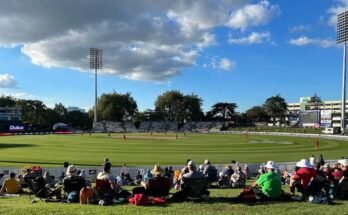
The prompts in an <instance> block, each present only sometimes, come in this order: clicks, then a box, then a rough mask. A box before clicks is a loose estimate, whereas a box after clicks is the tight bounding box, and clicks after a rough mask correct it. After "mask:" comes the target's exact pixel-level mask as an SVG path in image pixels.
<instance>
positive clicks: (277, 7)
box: [0, 0, 348, 111]
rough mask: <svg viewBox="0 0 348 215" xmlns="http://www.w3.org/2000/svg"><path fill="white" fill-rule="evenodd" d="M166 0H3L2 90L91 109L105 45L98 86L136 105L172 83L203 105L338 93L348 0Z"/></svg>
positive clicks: (150, 103)
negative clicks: (341, 18) (341, 16)
mask: <svg viewBox="0 0 348 215" xmlns="http://www.w3.org/2000/svg"><path fill="white" fill-rule="evenodd" d="M154 2H155V1H154ZM160 2H161V3H160V4H156V2H155V3H152V4H150V3H149V1H127V2H126V3H124V2H123V3H122V2H121V1H106V2H105V4H104V5H100V4H98V2H97V1H79V0H76V1H73V3H71V2H69V8H68V9H67V7H66V6H67V5H68V1H65V0H63V1H43V0H42V1H35V0H28V1H24V0H23V1H18V2H17V3H14V2H13V1H2V2H1V3H0V28H1V29H2V33H1V34H0V59H1V60H0V92H1V93H2V94H5V95H12V96H14V97H17V98H26V99H39V100H42V101H44V103H45V104H46V105H48V106H50V107H52V106H53V105H54V104H55V103H59V102H61V103H63V104H64V105H65V106H78V107H81V108H85V109H88V108H91V107H92V105H93V103H94V98H93V96H94V76H93V73H92V71H91V70H90V69H89V68H88V67H89V62H88V53H89V47H99V48H103V50H104V69H103V70H102V71H101V73H102V74H100V75H99V80H98V84H99V87H98V91H99V93H98V94H99V95H101V94H102V93H109V92H112V91H113V90H114V91H116V92H120V93H125V92H131V93H132V95H133V97H134V99H135V100H136V101H137V104H138V107H139V110H140V111H143V110H145V109H148V108H150V109H153V108H154V101H155V99H156V97H157V96H158V95H160V94H162V93H163V92H165V91H167V90H173V89H175V90H180V91H181V92H183V93H185V94H191V93H195V94H197V95H198V96H200V97H201V98H202V99H203V109H204V111H208V110H209V109H210V107H211V106H212V105H213V104H214V103H216V102H235V103H237V105H238V106H239V108H238V111H245V110H246V109H248V108H250V107H252V106H254V105H260V104H262V103H263V102H264V101H265V100H266V98H268V97H270V96H273V95H276V94H280V95H281V96H283V97H284V98H285V99H286V101H287V102H289V103H291V102H298V101H299V97H301V96H311V95H314V93H316V94H317V95H318V96H320V97H321V98H322V99H323V100H338V99H340V96H341V76H342V75H341V73H342V47H341V46H337V45H336V43H335V40H336V29H335V20H336V14H337V13H339V12H342V11H345V10H346V9H348V0H333V1H329V0H306V1H303V0H292V1H271V0H269V1H245V0H215V1H208V0H204V1H184V0H183V1H180V0H178V1H175V4H174V3H173V2H171V1H169V0H168V1H160ZM29 5H30V6H29ZM91 14H93V16H91Z"/></svg>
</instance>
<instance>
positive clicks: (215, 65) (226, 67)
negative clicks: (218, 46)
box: [203, 57, 236, 71]
mask: <svg viewBox="0 0 348 215" xmlns="http://www.w3.org/2000/svg"><path fill="white" fill-rule="evenodd" d="M210 61H211V62H210V63H205V64H203V68H212V69H215V70H223V71H231V70H233V69H234V68H236V62H235V61H234V60H231V59H228V58H225V57H223V58H220V57H213V58H212V59H210Z"/></svg>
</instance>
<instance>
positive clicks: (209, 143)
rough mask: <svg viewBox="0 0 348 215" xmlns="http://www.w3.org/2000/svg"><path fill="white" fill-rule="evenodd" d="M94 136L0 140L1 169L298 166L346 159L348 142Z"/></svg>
mask: <svg viewBox="0 0 348 215" xmlns="http://www.w3.org/2000/svg"><path fill="white" fill-rule="evenodd" d="M126 137H127V139H126V140H124V139H123V134H111V137H108V135H107V134H92V136H89V135H86V134H85V135H84V136H81V135H31V136H6V137H0V166H16V167H21V166H24V165H30V164H38V165H41V166H61V165H62V163H63V162H64V161H69V162H70V163H74V164H76V165H79V166H86V165H89V166H95V165H96V166H99V165H100V164H101V162H102V161H103V159H104V158H105V157H108V158H110V160H111V161H112V163H113V164H114V165H121V164H122V163H127V164H128V165H130V166H132V165H153V164H154V163H160V164H162V165H167V164H183V163H184V162H185V161H186V159H188V158H190V159H193V160H195V161H196V162H197V163H201V162H203V161H204V160H205V159H209V160H211V161H212V162H213V163H220V164H224V163H229V162H230V161H231V160H238V161H240V162H265V161H267V160H275V161H278V162H280V161H296V160H300V159H302V158H307V157H309V156H310V155H312V154H314V155H317V156H318V155H319V154H323V155H324V157H325V158H326V159H330V158H331V159H337V158H340V157H341V156H344V155H345V156H347V154H348V142H345V141H338V140H326V139H320V147H319V150H315V149H314V146H313V142H314V139H312V138H299V137H279V136H256V135H250V136H249V138H248V140H247V141H246V140H245V137H244V136H242V135H233V134H187V136H186V137H185V136H184V135H183V134H179V135H178V139H176V136H175V134H173V133H168V134H167V135H165V134H157V133H156V134H153V135H152V136H151V135H150V134H144V133H136V134H127V136H126Z"/></svg>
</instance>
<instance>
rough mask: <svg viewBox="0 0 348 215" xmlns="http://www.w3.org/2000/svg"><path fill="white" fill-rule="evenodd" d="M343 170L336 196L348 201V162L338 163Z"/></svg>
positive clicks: (341, 161) (343, 160)
mask: <svg viewBox="0 0 348 215" xmlns="http://www.w3.org/2000/svg"><path fill="white" fill-rule="evenodd" d="M338 162H339V163H340V165H341V169H342V177H341V179H340V181H339V183H338V185H337V194H336V196H337V197H338V198H339V199H348V160H347V159H342V160H339V161H338Z"/></svg>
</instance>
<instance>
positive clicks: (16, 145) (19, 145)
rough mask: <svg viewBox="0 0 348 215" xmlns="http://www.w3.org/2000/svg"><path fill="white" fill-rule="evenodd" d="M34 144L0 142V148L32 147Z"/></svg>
mask: <svg viewBox="0 0 348 215" xmlns="http://www.w3.org/2000/svg"><path fill="white" fill-rule="evenodd" d="M34 146H35V144H23V143H0V150H1V149H10V148H24V147H34Z"/></svg>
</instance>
